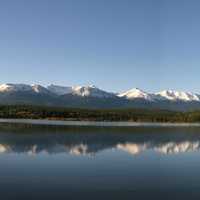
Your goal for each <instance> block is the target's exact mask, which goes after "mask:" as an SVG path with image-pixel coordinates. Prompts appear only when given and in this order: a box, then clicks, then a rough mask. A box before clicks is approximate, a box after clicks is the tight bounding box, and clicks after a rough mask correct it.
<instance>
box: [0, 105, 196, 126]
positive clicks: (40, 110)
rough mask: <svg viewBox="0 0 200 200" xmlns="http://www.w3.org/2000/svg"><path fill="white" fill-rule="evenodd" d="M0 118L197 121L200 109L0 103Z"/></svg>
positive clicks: (147, 121) (90, 121) (139, 122)
mask: <svg viewBox="0 0 200 200" xmlns="http://www.w3.org/2000/svg"><path fill="white" fill-rule="evenodd" d="M0 119H2V121H3V120H4V119H11V120H12V119H13V120H20V119H21V120H24V119H27V120H43V121H45V120H47V121H65V122H69V121H73V122H77V123H78V122H88V123H90V124H91V123H92V122H95V123H97V122H101V123H105V122H110V123H112V122H114V123H116V122H118V123H119V124H120V123H134V124H141V123H145V124H146V123H154V124H155V123H164V124H165V123H167V124H170V123H172V124H173V123H180V124H183V123H186V124H187V123H195V124H198V123H200V111H191V112H178V111H168V110H158V109H136V108H135V109H133V108H126V109H83V108H61V107H46V106H30V105H14V106H10V105H4V106H0Z"/></svg>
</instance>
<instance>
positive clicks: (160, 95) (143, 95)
mask: <svg viewBox="0 0 200 200" xmlns="http://www.w3.org/2000/svg"><path fill="white" fill-rule="evenodd" d="M118 96H119V97H125V98H126V99H129V100H134V99H138V98H140V99H144V100H147V101H155V100H160V101H162V100H169V101H188V102H189V101H198V102H200V95H198V94H194V93H191V92H182V91H174V90H163V91H161V92H157V93H147V92H145V91H143V90H140V89H138V88H134V89H131V90H128V91H126V92H123V93H120V94H118Z"/></svg>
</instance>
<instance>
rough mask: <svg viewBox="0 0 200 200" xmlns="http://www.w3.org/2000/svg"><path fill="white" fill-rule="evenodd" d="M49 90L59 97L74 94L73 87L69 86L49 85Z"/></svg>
mask: <svg viewBox="0 0 200 200" xmlns="http://www.w3.org/2000/svg"><path fill="white" fill-rule="evenodd" d="M47 89H48V90H49V91H50V92H52V93H54V94H57V95H64V94H69V93H72V87H67V86H59V85H53V84H51V85H49V86H48V87H47Z"/></svg>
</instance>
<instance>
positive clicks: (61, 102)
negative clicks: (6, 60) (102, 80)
mask: <svg viewBox="0 0 200 200" xmlns="http://www.w3.org/2000/svg"><path fill="white" fill-rule="evenodd" d="M0 104H1V105H18V104H28V105H41V106H44V105H45V106H59V107H78V108H150V109H152V108H156V109H168V110H181V111H188V110H196V109H200V94H195V93H192V92H182V91H174V90H163V91H161V92H157V93H148V92H145V91H143V90H141V89H138V88H133V89H131V90H128V91H125V92H122V93H114V92H107V91H104V90H102V89H99V88H97V87H95V86H94V85H89V86H58V85H53V84H52V85H49V86H47V87H44V86H41V85H27V84H0Z"/></svg>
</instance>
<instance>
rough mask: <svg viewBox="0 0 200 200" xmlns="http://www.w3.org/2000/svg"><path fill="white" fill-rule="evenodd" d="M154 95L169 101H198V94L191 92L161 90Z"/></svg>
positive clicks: (199, 99) (199, 97) (199, 98)
mask: <svg viewBox="0 0 200 200" xmlns="http://www.w3.org/2000/svg"><path fill="white" fill-rule="evenodd" d="M156 95H158V96H161V97H163V98H165V99H167V100H171V101H200V95H197V94H193V93H191V92H179V91H173V90H163V91H161V92H158V93H156Z"/></svg>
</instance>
